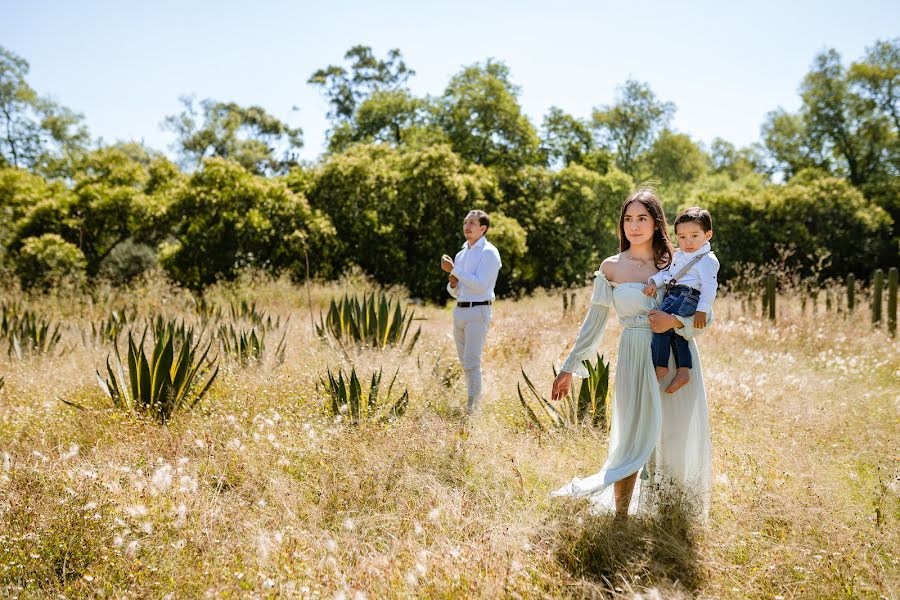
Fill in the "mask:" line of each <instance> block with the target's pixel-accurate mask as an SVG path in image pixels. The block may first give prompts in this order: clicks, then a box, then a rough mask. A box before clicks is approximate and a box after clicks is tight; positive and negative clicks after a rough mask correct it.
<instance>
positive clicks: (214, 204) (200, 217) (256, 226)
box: [160, 158, 333, 289]
mask: <svg viewBox="0 0 900 600" xmlns="http://www.w3.org/2000/svg"><path fill="white" fill-rule="evenodd" d="M169 212H170V214H172V215H174V216H176V217H175V218H174V219H173V220H174V229H173V231H172V239H171V240H170V241H169V242H168V243H166V244H165V245H164V246H163V248H162V250H161V253H160V264H161V265H162V266H163V268H164V269H165V270H166V272H167V273H168V274H169V276H170V277H172V278H173V279H174V280H175V281H177V282H178V283H181V284H182V285H185V286H187V287H189V288H192V289H200V288H202V287H205V286H206V285H209V284H211V283H213V282H215V281H217V280H220V279H224V280H231V279H234V278H235V277H236V276H237V274H238V273H239V272H240V271H241V270H242V269H246V268H260V269H265V270H267V271H269V272H271V273H274V274H277V273H279V272H281V271H283V270H288V271H290V272H292V273H296V274H300V273H303V272H304V266H305V265H304V261H303V257H304V248H307V247H308V252H309V254H310V255H312V256H319V257H320V258H321V259H323V260H320V261H318V262H316V263H313V265H314V267H318V268H320V269H322V270H323V271H324V272H325V273H328V271H327V270H326V269H327V268H328V267H327V265H328V261H327V259H328V258H329V255H330V254H331V250H330V244H331V243H332V241H331V238H332V236H333V233H332V232H333V230H332V229H331V227H330V224H329V223H328V222H327V219H325V218H324V217H323V216H322V215H321V214H320V213H319V212H318V211H316V210H313V209H311V208H310V206H309V204H308V203H307V201H306V199H305V198H304V197H303V196H301V195H299V194H296V193H294V192H292V191H291V190H290V189H289V188H288V187H287V186H286V185H285V183H284V182H283V181H281V180H266V179H263V178H260V177H255V176H254V175H252V174H251V173H249V172H248V171H247V170H246V169H244V168H243V167H241V166H240V165H238V164H236V163H234V162H231V161H228V160H225V159H221V158H213V159H209V160H207V162H206V163H205V165H204V168H203V169H202V170H200V171H198V172H196V173H194V174H193V176H192V177H191V178H190V181H189V182H188V184H187V185H186V186H184V187H183V188H181V189H180V190H178V192H177V193H176V195H175V197H174V200H173V202H172V205H171V206H170V207H169ZM323 263H324V264H323Z"/></svg>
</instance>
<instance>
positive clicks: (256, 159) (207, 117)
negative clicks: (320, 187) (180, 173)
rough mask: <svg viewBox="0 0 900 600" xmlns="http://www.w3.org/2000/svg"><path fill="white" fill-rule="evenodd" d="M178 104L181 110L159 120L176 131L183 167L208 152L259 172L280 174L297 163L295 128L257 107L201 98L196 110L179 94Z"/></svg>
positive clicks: (193, 165)
mask: <svg viewBox="0 0 900 600" xmlns="http://www.w3.org/2000/svg"><path fill="white" fill-rule="evenodd" d="M181 103H182V105H183V106H184V110H183V111H182V112H181V113H180V114H178V115H171V116H169V117H166V120H165V121H164V122H163V125H164V127H165V128H167V129H169V130H171V131H174V132H175V134H176V135H177V136H178V146H179V148H180V152H181V156H182V160H183V164H184V165H185V166H186V167H189V168H195V169H197V168H200V167H201V166H202V165H203V160H204V159H206V158H211V157H219V158H226V159H229V160H233V161H234V162H236V163H238V164H239V165H241V166H242V167H244V168H245V169H247V170H248V171H250V172H253V173H259V174H265V173H268V174H273V173H275V174H278V173H282V174H283V173H286V172H287V171H288V170H289V169H290V168H291V167H293V166H296V165H297V151H298V150H299V149H300V148H302V147H303V131H302V130H301V129H300V128H299V127H297V128H292V127H290V126H289V125H287V124H285V123H284V122H282V121H280V120H278V119H277V118H275V117H273V116H272V115H270V114H269V113H267V112H266V111H265V110H263V109H262V108H261V107H259V106H249V107H244V106H239V105H238V104H235V103H234V102H218V101H216V100H213V99H211V98H207V99H205V100H202V101H201V102H200V106H199V110H198V108H195V107H194V99H193V98H192V97H188V96H184V97H182V98H181ZM198 112H199V113H200V114H198ZM279 148H280V149H281V155H280V156H279V155H278V151H279Z"/></svg>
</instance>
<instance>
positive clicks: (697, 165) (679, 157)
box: [637, 129, 707, 185]
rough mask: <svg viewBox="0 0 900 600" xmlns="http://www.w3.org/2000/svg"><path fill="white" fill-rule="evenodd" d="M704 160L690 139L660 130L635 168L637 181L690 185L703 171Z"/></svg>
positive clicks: (704, 168) (705, 158)
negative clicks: (637, 174)
mask: <svg viewBox="0 0 900 600" xmlns="http://www.w3.org/2000/svg"><path fill="white" fill-rule="evenodd" d="M706 163H707V157H706V155H705V154H704V153H703V150H701V149H700V146H698V145H697V144H696V143H694V141H693V140H691V138H690V137H688V136H686V135H684V134H682V133H673V132H672V131H670V130H668V129H663V131H662V133H660V135H659V137H658V138H657V139H656V141H654V142H653V145H652V146H651V147H650V149H649V150H648V151H647V152H646V153H645V154H644V155H643V156H641V158H640V161H639V164H638V165H637V169H638V173H639V178H640V179H641V180H648V179H658V180H660V181H661V182H662V183H663V184H665V185H672V184H677V183H692V182H694V181H696V180H697V179H699V178H700V177H701V176H702V175H703V174H704V173H705V172H706V168H707V165H706Z"/></svg>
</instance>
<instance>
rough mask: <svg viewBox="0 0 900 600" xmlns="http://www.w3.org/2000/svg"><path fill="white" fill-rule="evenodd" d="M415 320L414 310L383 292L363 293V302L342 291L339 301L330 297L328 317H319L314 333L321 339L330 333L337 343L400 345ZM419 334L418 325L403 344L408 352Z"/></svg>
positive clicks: (371, 345) (375, 346)
mask: <svg viewBox="0 0 900 600" xmlns="http://www.w3.org/2000/svg"><path fill="white" fill-rule="evenodd" d="M414 320H415V310H414V309H406V310H404V309H402V308H401V307H400V300H399V299H396V298H390V297H388V295H387V294H385V293H384V292H381V293H380V294H378V295H377V296H376V295H375V293H372V294H364V295H363V297H362V302H360V299H359V297H358V296H350V295H348V294H345V295H344V297H343V298H342V299H341V300H339V301H338V302H335V301H334V299H332V300H331V304H330V306H329V308H328V315H327V317H322V316H321V315H320V316H319V323H318V324H317V325H316V333H317V334H318V335H319V336H320V337H323V338H324V337H325V336H326V335H328V336H331V338H333V339H334V340H336V341H337V342H338V343H344V342H345V341H348V342H352V343H357V344H362V345H365V346H369V347H371V348H385V347H387V346H393V347H403V345H404V344H406V337H407V334H408V333H409V328H410V326H411V325H412V322H413V321H414ZM421 333H422V328H421V327H419V329H417V330H416V333H415V334H413V336H412V338H411V339H410V342H409V344H408V345H407V346H406V351H407V352H412V349H413V347H414V346H415V345H416V342H417V341H418V340H419V335H421Z"/></svg>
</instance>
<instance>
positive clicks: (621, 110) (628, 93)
mask: <svg viewBox="0 0 900 600" xmlns="http://www.w3.org/2000/svg"><path fill="white" fill-rule="evenodd" d="M674 114H675V105H674V104H673V103H671V102H663V101H662V100H660V99H659V98H657V97H656V94H654V93H653V90H651V89H650V86H648V85H647V84H645V83H641V82H639V81H635V80H633V79H629V80H628V81H626V82H625V84H624V85H623V86H622V87H620V88H619V96H618V98H617V99H616V102H615V104H612V105H608V106H601V107H599V108H595V109H594V113H593V117H592V126H593V129H594V131H595V132H596V135H597V139H598V140H599V141H600V143H601V144H603V145H605V146H606V147H608V148H609V149H610V150H612V151H613V152H614V153H615V157H616V166H618V167H619V168H620V169H621V170H623V171H625V172H626V173H628V174H629V175H632V176H634V175H636V167H637V159H638V157H639V156H640V155H641V154H643V153H644V152H646V151H647V150H648V149H649V148H650V147H651V145H652V144H653V142H654V141H655V140H656V138H657V136H658V135H659V133H660V132H661V131H662V130H663V129H665V128H666V127H667V126H668V125H669V122H670V121H671V119H672V116H673V115H674Z"/></svg>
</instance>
